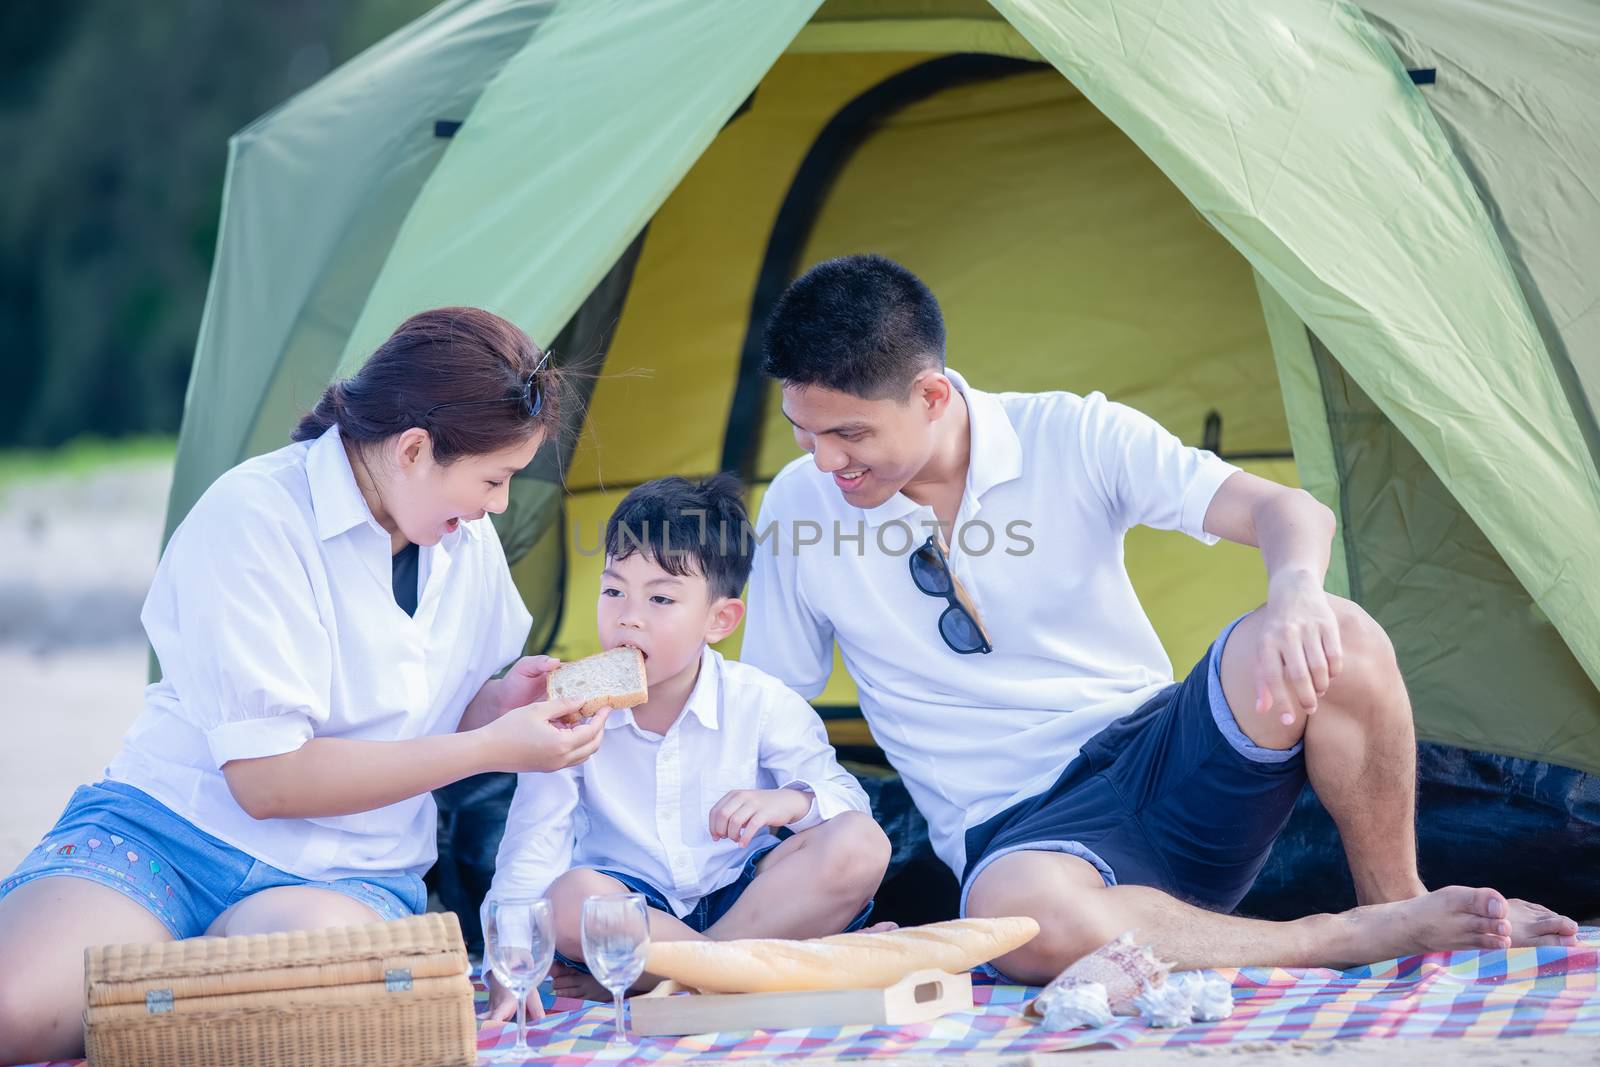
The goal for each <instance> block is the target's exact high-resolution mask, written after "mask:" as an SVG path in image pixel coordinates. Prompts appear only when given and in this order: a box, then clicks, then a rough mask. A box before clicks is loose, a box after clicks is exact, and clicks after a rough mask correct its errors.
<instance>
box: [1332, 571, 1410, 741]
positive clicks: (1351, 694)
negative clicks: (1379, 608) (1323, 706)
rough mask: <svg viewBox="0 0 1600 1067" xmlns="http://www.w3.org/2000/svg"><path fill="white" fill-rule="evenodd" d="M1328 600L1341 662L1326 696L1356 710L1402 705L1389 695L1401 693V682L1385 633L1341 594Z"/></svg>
mask: <svg viewBox="0 0 1600 1067" xmlns="http://www.w3.org/2000/svg"><path fill="white" fill-rule="evenodd" d="M1330 600H1331V601H1332V602H1333V611H1334V617H1335V618H1336V619H1337V620H1338V622H1339V643H1340V651H1341V652H1342V655H1343V662H1342V663H1341V665H1340V670H1339V674H1338V676H1337V677H1336V678H1335V679H1334V680H1333V684H1332V686H1330V689H1329V693H1328V699H1329V700H1330V701H1332V702H1333V703H1335V704H1338V705H1341V706H1345V707H1346V708H1347V710H1349V711H1351V712H1353V713H1356V714H1369V713H1381V712H1383V711H1386V710H1390V709H1396V708H1402V707H1405V705H1404V704H1403V702H1399V701H1396V700H1394V699H1393V697H1395V696H1396V695H1399V694H1402V693H1404V685H1405V683H1404V681H1403V680H1402V679H1401V676H1400V667H1399V664H1398V663H1397V662H1396V660H1395V653H1394V643H1393V642H1391V641H1390V640H1389V635H1388V634H1387V633H1385V632H1384V629H1383V627H1382V626H1380V625H1379V624H1378V621H1377V620H1376V619H1374V618H1373V617H1372V616H1371V615H1369V614H1367V612H1366V610H1365V609H1364V608H1362V607H1361V605H1359V604H1356V603H1355V602H1353V601H1349V600H1345V599H1344V598H1342V597H1331V598H1330Z"/></svg>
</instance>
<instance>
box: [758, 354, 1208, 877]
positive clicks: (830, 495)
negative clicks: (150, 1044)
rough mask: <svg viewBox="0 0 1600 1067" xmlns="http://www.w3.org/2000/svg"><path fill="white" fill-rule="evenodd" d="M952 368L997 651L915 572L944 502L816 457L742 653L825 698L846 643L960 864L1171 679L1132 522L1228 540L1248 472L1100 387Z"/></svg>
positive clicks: (968, 510) (935, 826)
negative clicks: (968, 845) (928, 501)
mask: <svg viewBox="0 0 1600 1067" xmlns="http://www.w3.org/2000/svg"><path fill="white" fill-rule="evenodd" d="M947 373H949V376H950V379H951V381H952V382H954V383H955V385H956V387H957V388H958V389H959V390H960V391H961V392H962V394H963V395H964V396H965V397H966V400H967V407H968V412H969V414H970V424H971V435H972V448H971V460H970V463H969V465H968V472H967V487H966V492H965V494H964V495H963V497H962V500H961V508H960V511H959V513H958V515H957V519H956V531H957V532H956V536H955V537H953V538H951V539H950V541H951V544H950V551H951V555H950V563H951V567H952V569H953V570H954V571H955V573H956V575H957V577H958V578H960V580H961V583H962V584H963V585H964V586H965V587H966V589H967V591H968V592H969V593H971V595H972V597H973V599H974V600H975V601H976V603H977V607H978V611H979V613H980V614H981V615H982V617H983V621H984V624H985V626H986V627H987V628H988V631H989V635H990V639H991V640H992V641H993V643H994V651H993V652H992V653H990V654H988V655H982V654H976V655H959V654H957V653H955V652H953V651H951V650H950V648H949V647H948V646H947V645H946V644H945V643H944V640H943V639H942V638H941V637H940V636H939V630H938V620H939V616H940V614H941V613H942V612H943V611H944V610H945V607H946V606H947V605H946V603H945V601H944V600H942V599H939V598H937V597H931V596H928V595H926V594H924V593H923V592H921V591H920V590H919V589H918V588H917V587H916V585H915V584H914V583H913V582H912V579H911V571H910V563H909V558H910V552H911V550H912V549H914V548H916V547H918V546H920V545H921V544H922V543H923V541H924V540H926V538H927V536H928V534H929V533H930V532H931V531H932V530H933V529H934V517H933V509H931V508H928V507H924V506H922V505H919V504H917V503H915V502H914V501H912V500H910V499H909V498H907V497H906V496H904V495H903V494H897V495H896V496H894V497H893V498H891V499H890V500H888V501H887V502H885V503H884V504H882V505H880V506H879V507H876V508H872V509H862V508H857V507H855V506H853V505H851V504H850V503H848V502H847V501H846V500H845V499H844V497H843V495H842V494H840V492H839V490H838V489H837V488H836V487H835V485H834V483H833V479H832V478H831V477H830V476H829V475H827V474H824V473H822V472H821V471H819V470H818V469H817V468H816V465H815V464H814V463H813V462H812V460H811V457H809V456H803V457H801V458H799V459H797V460H795V461H794V462H793V463H791V464H789V465H788V466H787V467H785V468H784V469H783V471H782V472H780V473H779V475H778V476H777V477H776V478H775V479H773V482H772V486H771V488H770V489H769V490H768V492H767V496H766V498H765V500H764V501H763V503H762V507H761V513H760V516H759V518H758V519H757V521H756V531H757V534H758V535H769V539H768V540H766V541H764V542H762V543H760V544H758V546H757V548H756V559H755V570H754V573H753V575H752V577H751V582H750V610H749V615H748V616H747V621H746V623H745V637H744V646H743V652H742V654H741V658H742V659H743V660H744V661H746V662H748V663H753V664H755V665H756V666H757V667H760V668H761V669H762V670H764V671H767V672H768V673H770V674H772V675H775V676H776V677H778V678H780V679H782V680H783V681H784V682H786V683H788V684H789V685H790V686H791V687H793V688H794V689H796V690H798V691H799V692H800V693H801V694H803V695H805V696H806V697H808V698H809V697H814V696H816V695H817V694H818V693H820V692H821V691H822V689H823V687H824V686H825V685H826V683H827V680H828V675H829V673H830V671H831V669H832V663H833V649H832V645H833V642H834V640H835V639H837V641H838V643H839V647H840V650H841V651H842V653H843V656H844V662H845V665H846V666H847V667H848V668H849V671H850V674H851V676H852V677H853V678H854V679H855V681H856V685H857V688H858V689H859V691H860V696H861V709H862V712H863V714H864V715H865V716H866V719H867V722H868V724H869V725H870V726H871V727H872V732H873V735H874V736H875V737H876V738H877V740H878V743H879V744H880V745H881V746H882V748H883V751H884V754H885V755H886V756H887V757H888V759H889V762H890V763H891V764H893V765H894V767H895V769H896V770H898V771H899V772H900V774H901V776H902V778H903V779H904V781H905V783H906V787H907V789H908V790H909V791H910V793H911V798H912V800H913V801H915V802H916V805H917V807H918V809H919V810H921V812H922V814H923V815H924V816H925V817H926V818H927V820H928V825H929V831H930V836H931V838H932V841H933V847H934V850H935V851H936V852H937V853H938V855H939V857H940V858H941V859H943V860H944V861H945V863H947V864H949V866H950V868H951V869H952V870H953V871H955V873H956V875H957V877H960V876H961V873H962V871H963V868H964V867H965V865H966V850H965V847H964V846H965V842H964V840H963V835H964V831H965V830H966V829H968V828H969V827H972V826H975V825H977V824H979V823H981V822H983V821H984V820H986V819H988V818H989V817H991V816H993V815H995V814H997V813H999V812H1001V811H1003V810H1005V809H1006V808H1007V807H1009V806H1011V805H1012V804H1015V803H1017V802H1018V801H1021V800H1025V799H1027V798H1028V797H1031V796H1033V795H1035V794H1037V793H1040V792H1043V791H1044V790H1045V789H1046V788H1048V787H1049V786H1050V785H1051V784H1052V783H1053V782H1054V781H1055V780H1056V779H1057V778H1058V777H1059V776H1060V774H1061V772H1062V770H1063V769H1064V768H1065V767H1066V765H1067V764H1068V763H1069V762H1071V761H1072V759H1073V758H1074V757H1075V756H1076V755H1077V754H1078V750H1079V749H1080V748H1081V747H1082V746H1083V744H1084V742H1086V741H1087V740H1088V739H1089V738H1091V737H1093V736H1094V735H1095V734H1096V733H1098V732H1099V731H1100V730H1101V729H1103V728H1104V727H1105V726H1107V725H1108V724H1110V723H1111V722H1112V721H1113V720H1115V719H1117V718H1120V717H1121V716H1123V715H1126V714H1127V713H1129V712H1130V711H1132V710H1134V709H1135V708H1137V707H1138V706H1139V705H1140V704H1142V703H1143V702H1144V701H1145V700H1147V699H1148V698H1149V697H1151V696H1152V695H1154V694H1155V693H1156V692H1157V691H1158V690H1159V689H1160V688H1161V687H1162V686H1165V685H1167V684H1169V683H1170V682H1171V681H1172V665H1171V664H1170V663H1169V662H1168V660H1167V656H1166V653H1165V652H1164V651H1163V650H1162V647H1161V643H1160V641H1159V640H1158V639H1157V637H1156V633H1155V630H1154V628H1153V627H1152V626H1151V625H1150V621H1149V619H1148V618H1147V617H1146V616H1145V613H1144V610H1143V608H1141V607H1140V605H1139V601H1138V598H1137V597H1136V596H1135V594H1134V591H1133V585H1132V583H1131V582H1130V581H1129V579H1128V572H1127V569H1126V567H1125V566H1124V563H1123V537H1124V535H1125V534H1126V533H1127V531H1128V530H1129V529H1130V528H1131V527H1133V526H1135V525H1141V524H1142V525H1145V526H1152V527H1156V528H1157V529H1164V530H1182V531H1183V532H1185V533H1187V534H1189V535H1190V536H1191V537H1194V538H1196V539H1198V540H1200V541H1203V542H1205V543H1206V544H1212V543H1214V542H1215V541H1216V538H1215V537H1212V536H1210V535H1208V534H1206V533H1205V531H1204V529H1203V524H1204V521H1205V515H1206V509H1207V507H1208V506H1209V505H1210V503H1211V498H1212V496H1213V495H1214V494H1215V493H1216V491H1217V489H1218V487H1219V486H1221V485H1222V483H1223V482H1224V481H1225V480H1226V479H1227V478H1228V477H1229V476H1230V475H1231V474H1233V472H1234V470H1235V469H1236V468H1234V467H1232V466H1231V465H1229V464H1227V463H1225V462H1223V461H1222V460H1220V459H1218V458H1217V457H1216V456H1214V455H1212V454H1211V453H1210V452H1205V451H1202V450H1200V449H1195V448H1189V447H1186V446H1185V445H1183V444H1182V443H1181V442H1180V441H1179V440H1178V439H1177V438H1176V437H1174V436H1173V435H1172V434H1170V433H1168V432H1167V431H1166V430H1165V429H1164V428H1162V426H1161V425H1160V424H1159V423H1157V422H1156V421H1155V420H1153V419H1151V418H1149V417H1148V416H1146V415H1143V414H1141V413H1139V412H1137V411H1135V410H1134V409H1132V408H1129V407H1125V406H1123V405H1121V404H1115V403H1112V402H1110V401H1108V400H1106V398H1105V397H1104V396H1102V395H1101V394H1099V393H1090V394H1089V395H1088V396H1081V397H1080V396H1076V395H1074V394H1072V393H985V392H982V391H980V390H977V389H974V388H972V387H970V386H968V385H967V383H966V381H965V380H964V379H963V378H962V377H961V376H960V375H959V374H956V373H955V372H953V371H951V372H947ZM812 523H817V524H820V525H821V533H820V542H819V543H816V544H809V545H802V544H801V543H802V542H809V541H814V540H816V539H817V537H818V534H817V531H816V529H815V528H814V527H813V526H811V525H809V524H812ZM774 524H775V527H776V528H775V529H774Z"/></svg>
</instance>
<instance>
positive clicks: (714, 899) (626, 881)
mask: <svg viewBox="0 0 1600 1067" xmlns="http://www.w3.org/2000/svg"><path fill="white" fill-rule="evenodd" d="M777 847H778V846H777V845H768V846H766V847H765V848H761V849H757V850H756V851H755V852H752V853H751V854H750V858H749V859H747V860H745V861H744V869H743V870H741V871H740V872H739V877H738V878H735V879H734V880H733V881H731V882H729V883H728V884H727V885H725V886H723V887H722V888H721V889H717V890H714V891H712V892H711V893H708V894H706V895H705V896H703V897H701V898H700V903H698V904H696V905H695V906H694V908H693V909H692V910H691V911H690V912H689V914H687V915H685V916H683V917H682V918H681V919H680V921H681V922H682V923H683V924H684V925H685V926H687V927H689V929H691V930H693V931H695V932H696V933H700V934H703V933H705V932H706V931H707V930H709V929H710V928H711V927H712V926H714V925H716V923H717V921H718V920H719V919H721V918H722V917H723V916H724V915H726V914H728V912H729V911H731V910H732V909H733V905H734V903H735V902H736V901H737V900H738V899H739V898H740V897H741V896H743V895H744V891H745V890H746V889H749V888H750V883H751V882H753V881H755V880H756V864H758V863H760V862H761V859H762V857H763V856H765V855H766V854H767V853H768V852H771V851H772V850H773V849H775V848H777ZM595 873H596V874H603V875H605V876H606V877H607V878H615V879H616V880H617V881H619V882H621V883H622V884H623V885H625V886H627V887H628V892H630V893H640V894H642V895H643V896H644V902H645V904H647V905H648V906H650V907H652V908H654V909H655V910H656V911H664V912H666V913H667V914H668V915H671V914H673V911H672V906H671V905H670V904H668V903H667V898H666V897H664V896H662V894H661V891H660V890H659V889H657V888H656V887H655V886H653V885H651V884H650V883H649V882H646V881H645V880H644V879H643V878H639V877H636V876H634V875H631V874H623V873H622V872H621V871H596V872H595ZM873 903H874V902H873V901H870V900H869V901H867V904H866V906H865V907H864V908H862V909H861V911H860V912H858V913H857V914H856V917H855V918H854V919H852V920H851V921H850V925H849V926H847V927H845V931H844V932H845V933H849V932H850V931H851V930H859V929H861V928H862V927H863V926H865V925H867V919H868V918H869V917H870V916H871V915H872V905H873ZM556 960H557V961H558V962H560V963H564V964H566V965H567V966H568V967H571V968H572V969H573V970H576V971H582V972H583V973H584V974H588V973H589V968H587V967H585V966H584V965H583V961H581V960H574V959H569V958H567V957H566V956H564V955H562V954H561V953H560V952H557V953H556Z"/></svg>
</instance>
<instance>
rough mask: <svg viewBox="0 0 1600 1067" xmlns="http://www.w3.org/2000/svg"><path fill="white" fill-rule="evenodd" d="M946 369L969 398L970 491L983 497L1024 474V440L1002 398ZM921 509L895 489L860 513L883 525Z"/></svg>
mask: <svg viewBox="0 0 1600 1067" xmlns="http://www.w3.org/2000/svg"><path fill="white" fill-rule="evenodd" d="M944 373H945V377H947V378H949V379H950V383H951V384H952V385H954V386H955V387H956V389H957V390H958V391H959V392H960V393H961V395H962V396H963V397H965V398H966V401H967V431H968V435H969V438H968V441H969V448H968V451H967V492H968V493H970V494H971V495H972V496H973V497H974V498H977V497H981V496H982V495H983V494H984V493H987V492H988V491H989V490H990V489H993V488H994V487H995V486H997V485H1003V484H1005V483H1006V482H1011V481H1015V480H1016V479H1018V478H1020V477H1022V440H1021V439H1020V438H1019V437H1018V436H1017V429H1016V427H1015V426H1013V425H1011V417H1010V416H1009V415H1007V414H1006V409H1005V405H1004V404H1002V403H1000V398H999V397H997V396H995V395H994V394H993V393H986V392H984V391H983V390H981V389H974V388H972V386H970V385H968V384H967V380H966V379H965V378H963V377H962V376H961V375H960V374H958V373H957V372H955V371H954V370H950V369H948V368H946V370H945V372H944ZM920 510H922V505H921V504H918V503H917V502H916V501H915V500H912V499H911V498H910V497H908V496H906V495H905V494H904V493H896V494H895V495H894V496H892V497H890V498H889V499H888V500H885V501H884V502H883V503H882V504H879V505H878V506H877V507H875V508H864V509H862V512H861V515H862V517H863V518H864V519H865V520H866V522H867V525H868V526H882V525H883V524H884V523H886V522H893V521H894V520H895V519H903V518H905V517H906V516H907V515H910V514H912V513H914V512H917V511H920Z"/></svg>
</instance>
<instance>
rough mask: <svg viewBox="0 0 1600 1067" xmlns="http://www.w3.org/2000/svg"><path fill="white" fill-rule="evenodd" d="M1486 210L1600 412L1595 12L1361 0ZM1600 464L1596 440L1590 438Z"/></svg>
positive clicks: (1503, 2) (1557, 347) (1577, 0)
mask: <svg viewBox="0 0 1600 1067" xmlns="http://www.w3.org/2000/svg"><path fill="white" fill-rule="evenodd" d="M1362 7H1363V8H1364V9H1365V11H1366V13H1367V16H1368V18H1369V19H1371V20H1372V21H1373V22H1374V24H1375V25H1377V26H1378V27H1379V28H1380V29H1382V30H1383V32H1384V34H1385V36H1387V37H1388V39H1389V40H1390V42H1391V43H1392V44H1393V45H1394V47H1395V50H1396V52H1398V53H1399V55H1400V57H1401V58H1402V60H1403V61H1404V62H1405V64H1406V65H1407V66H1408V67H1418V68H1422V67H1426V68H1430V69H1433V70H1435V71H1437V76H1436V77H1437V80H1436V81H1435V83H1434V84H1433V85H1432V86H1430V87H1429V88H1428V90H1427V100H1428V104H1429V108H1430V110H1431V111H1432V112H1433V114H1434V115H1435V117H1436V118H1437V119H1438V120H1439V124H1440V125H1441V126H1442V127H1443V128H1444V129H1445V131H1446V132H1447V133H1448V134H1449V135H1450V139H1451V144H1452V146H1453V147H1454V149H1455V152H1456V155H1457V156H1458V158H1460V159H1461V161H1462V163H1463V165H1464V167H1465V168H1466V172H1467V174H1468V176H1469V177H1470V178H1471V179H1472V182H1473V186H1474V187H1475V188H1476V189H1477V191H1478V194H1479V196H1480V197H1481V198H1482V200H1483V202H1484V204H1485V206H1486V207H1487V208H1488V209H1489V214H1490V217H1491V218H1492V219H1493V221H1494V224H1495V228H1496V230H1497V232H1498V233H1499V235H1500V238H1501V243H1502V245H1503V246H1504V247H1505V249H1506V253H1507V255H1508V256H1509V258H1510V260H1511V265H1512V268H1513V270H1514V271H1515V272H1516V275H1517V279H1518V281H1519V282H1521V284H1522V291H1523V292H1524V294H1526V295H1527V296H1528V298H1529V305H1530V308H1531V310H1532V312H1533V315H1534V319H1535V321H1536V322H1538V324H1539V326H1540V329H1541V332H1542V333H1543V335H1544V339H1545V343H1546V345H1547V346H1549V348H1550V350H1551V357H1552V359H1553V361H1554V362H1555V365H1556V368H1557V370H1558V372H1566V373H1570V375H1571V376H1572V377H1573V378H1574V379H1575V381H1574V382H1573V385H1574V388H1573V389H1571V390H1569V393H1570V395H1571V396H1572V399H1573V400H1574V407H1575V408H1577V409H1578V410H1579V411H1585V412H1586V413H1587V414H1588V419H1587V420H1580V422H1585V421H1586V422H1587V424H1588V426H1589V428H1590V430H1591V431H1593V429H1594V412H1595V411H1597V410H1600V185H1597V184H1596V182H1595V175H1596V174H1600V109H1597V108H1596V107H1595V101H1596V100H1600V62H1597V61H1596V58H1595V57H1596V55H1597V54H1600V5H1596V4H1594V3H1592V2H1589V0H1538V2H1536V3H1531V2H1527V0H1517V2H1507V0H1494V2H1492V3H1490V2H1484V0H1472V2H1459V0H1458V2H1456V3H1451V4H1440V3H1437V2H1436V0H1364V2H1363V4H1362ZM1590 447H1591V451H1594V452H1595V453H1596V454H1600V435H1595V434H1593V433H1591V437H1590Z"/></svg>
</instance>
